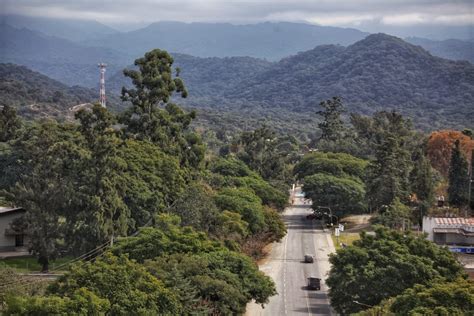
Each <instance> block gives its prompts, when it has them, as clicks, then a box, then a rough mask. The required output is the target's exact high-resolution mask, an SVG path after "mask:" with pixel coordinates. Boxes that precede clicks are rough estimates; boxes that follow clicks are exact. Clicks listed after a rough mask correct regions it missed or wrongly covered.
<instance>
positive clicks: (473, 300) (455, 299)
mask: <svg viewBox="0 0 474 316" xmlns="http://www.w3.org/2000/svg"><path fill="white" fill-rule="evenodd" d="M390 310H391V311H392V312H394V313H396V314H398V315H414V314H417V315H468V314H469V313H472V311H473V310H474V283H473V282H472V281H470V280H465V279H462V278H459V279H457V280H455V281H454V282H437V283H434V284H430V285H415V286H414V287H413V288H411V289H408V290H406V291H405V292H403V294H401V295H399V296H397V297H395V299H394V300H393V302H392V303H391V305H390Z"/></svg>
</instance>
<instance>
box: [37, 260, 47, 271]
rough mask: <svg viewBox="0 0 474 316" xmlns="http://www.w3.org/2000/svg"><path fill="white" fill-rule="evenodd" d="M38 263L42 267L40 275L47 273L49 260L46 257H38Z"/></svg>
mask: <svg viewBox="0 0 474 316" xmlns="http://www.w3.org/2000/svg"><path fill="white" fill-rule="evenodd" d="M38 263H39V264H41V265H42V268H41V273H48V272H49V259H48V257H47V256H40V257H39V258H38Z"/></svg>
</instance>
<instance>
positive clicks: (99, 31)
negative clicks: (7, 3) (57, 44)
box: [0, 15, 118, 42]
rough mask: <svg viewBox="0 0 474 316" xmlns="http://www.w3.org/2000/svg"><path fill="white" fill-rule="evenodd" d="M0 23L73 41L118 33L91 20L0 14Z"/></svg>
mask: <svg viewBox="0 0 474 316" xmlns="http://www.w3.org/2000/svg"><path fill="white" fill-rule="evenodd" d="M0 24H8V25H10V26H13V27H15V28H17V29H22V28H27V29H30V30H34V31H38V32H41V33H44V34H46V35H50V36H55V37H60V38H62V39H67V40H70V41H75V42H78V41H84V40H88V39H96V38H101V37H103V36H106V35H111V34H114V33H118V31H117V30H114V29H113V28H111V27H109V26H106V25H104V24H102V23H99V22H97V21H92V20H74V19H57V18H41V17H31V16H21V15H0Z"/></svg>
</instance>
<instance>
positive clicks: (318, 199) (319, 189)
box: [303, 173, 366, 214]
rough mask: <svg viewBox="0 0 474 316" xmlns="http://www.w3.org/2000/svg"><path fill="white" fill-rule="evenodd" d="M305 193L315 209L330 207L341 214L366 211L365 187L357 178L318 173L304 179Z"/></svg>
mask: <svg viewBox="0 0 474 316" xmlns="http://www.w3.org/2000/svg"><path fill="white" fill-rule="evenodd" d="M303 191H304V192H305V195H306V197H307V198H310V199H311V200H312V201H313V207H314V208H316V207H317V206H329V207H330V208H331V209H332V210H333V211H335V212H337V213H340V214H351V213H360V212H363V211H364V210H366V205H365V201H364V198H365V189H364V185H363V184H362V183H361V182H360V181H358V180H356V178H355V179H354V178H341V177H335V176H332V175H328V174H324V173H317V174H314V175H311V176H307V177H305V178H304V185H303Z"/></svg>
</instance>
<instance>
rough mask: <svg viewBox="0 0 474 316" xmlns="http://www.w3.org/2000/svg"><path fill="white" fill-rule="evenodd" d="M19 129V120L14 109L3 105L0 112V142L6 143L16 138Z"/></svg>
mask: <svg viewBox="0 0 474 316" xmlns="http://www.w3.org/2000/svg"><path fill="white" fill-rule="evenodd" d="M20 128H21V120H20V119H19V118H18V117H17V115H16V110H15V108H13V107H11V106H8V105H4V106H3V107H2V110H1V111H0V142H7V141H9V140H12V139H13V138H15V137H16V135H17V133H18V130H19V129H20Z"/></svg>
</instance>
